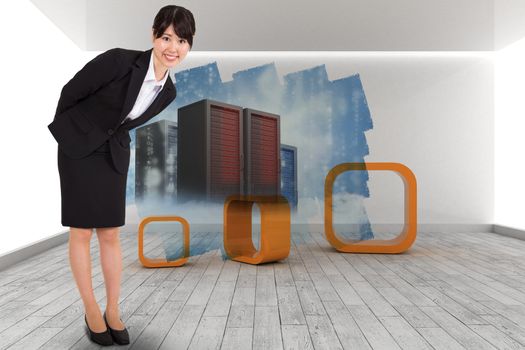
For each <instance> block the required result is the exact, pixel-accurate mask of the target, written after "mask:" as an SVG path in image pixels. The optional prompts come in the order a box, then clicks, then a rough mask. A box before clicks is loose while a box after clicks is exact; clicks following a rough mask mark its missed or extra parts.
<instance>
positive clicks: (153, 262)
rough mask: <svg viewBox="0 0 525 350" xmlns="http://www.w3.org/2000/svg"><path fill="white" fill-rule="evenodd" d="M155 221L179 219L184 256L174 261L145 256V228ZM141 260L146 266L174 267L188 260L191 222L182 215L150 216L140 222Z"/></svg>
mask: <svg viewBox="0 0 525 350" xmlns="http://www.w3.org/2000/svg"><path fill="white" fill-rule="evenodd" d="M153 221H177V222H180V223H181V225H182V232H183V235H184V256H183V257H182V258H180V259H177V260H174V261H168V260H166V259H149V258H147V257H145V256H144V228H145V227H146V225H147V224H148V223H150V222H153ZM138 241H139V260H140V262H141V263H142V265H144V266H145V267H174V266H182V265H184V264H185V263H186V262H187V261H188V257H189V255H190V224H189V223H188V222H187V221H186V220H185V219H184V218H182V217H180V216H148V217H145V218H144V219H142V221H141V222H140V224H139V237H138Z"/></svg>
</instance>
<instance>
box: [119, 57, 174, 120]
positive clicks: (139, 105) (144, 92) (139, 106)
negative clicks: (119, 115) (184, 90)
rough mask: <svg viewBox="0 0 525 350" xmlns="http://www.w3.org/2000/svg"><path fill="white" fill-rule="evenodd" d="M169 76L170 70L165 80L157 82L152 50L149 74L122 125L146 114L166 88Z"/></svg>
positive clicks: (165, 75)
mask: <svg viewBox="0 0 525 350" xmlns="http://www.w3.org/2000/svg"><path fill="white" fill-rule="evenodd" d="M169 74H170V70H169V69H168V70H167V71H166V74H164V78H162V80H159V81H157V79H156V78H155V70H154V68H153V50H151V57H150V59H149V67H148V72H147V73H146V76H145V77H144V81H143V82H142V86H141V88H140V92H139V94H138V96H137V99H136V100H135V104H134V105H133V108H132V109H131V111H130V112H129V114H128V115H127V116H126V118H124V120H123V121H122V123H124V121H126V120H128V119H135V118H138V117H140V115H141V114H142V113H144V111H145V110H146V109H147V108H148V107H149V106H150V105H151V104H152V103H153V101H154V100H155V98H156V97H157V95H158V94H159V93H160V90H162V88H163V87H164V83H166V80H167V79H168V76H169Z"/></svg>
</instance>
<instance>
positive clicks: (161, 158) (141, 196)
mask: <svg viewBox="0 0 525 350" xmlns="http://www.w3.org/2000/svg"><path fill="white" fill-rule="evenodd" d="M135 141H136V143H135V198H136V200H138V201H143V200H149V199H151V200H157V199H162V200H168V201H175V199H176V197H177V123H175V122H172V121H169V120H166V119H164V120H160V121H158V122H156V123H151V124H148V125H145V126H143V127H140V128H137V130H136V138H135Z"/></svg>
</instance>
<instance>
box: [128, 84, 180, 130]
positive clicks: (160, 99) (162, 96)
mask: <svg viewBox="0 0 525 350" xmlns="http://www.w3.org/2000/svg"><path fill="white" fill-rule="evenodd" d="M137 94H138V93H137ZM174 95H176V89H175V86H174V85H173V82H172V81H171V77H170V76H168V79H166V83H165V84H164V87H163V88H162V90H160V93H159V94H158V95H157V97H156V98H155V99H154V100H153V102H152V103H151V105H150V106H149V107H148V108H146V110H145V111H144V113H142V114H141V115H140V116H139V117H137V118H135V119H133V120H130V121H128V122H125V124H126V127H127V128H135V127H136V126H138V125H141V124H143V123H145V122H147V121H148V120H149V119H151V117H152V116H155V115H156V114H158V113H159V112H160V111H162V110H163V109H164V108H165V107H166V106H167V104H169V103H170V102H171V101H172V100H173V98H174V97H173V96H174Z"/></svg>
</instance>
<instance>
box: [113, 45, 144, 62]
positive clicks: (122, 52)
mask: <svg viewBox="0 0 525 350" xmlns="http://www.w3.org/2000/svg"><path fill="white" fill-rule="evenodd" d="M142 53H143V51H140V50H130V49H124V48H121V47H114V48H112V49H109V50H107V51H106V52H105V53H104V54H106V55H110V56H114V57H115V58H116V59H117V60H119V61H121V62H122V63H124V62H126V61H127V60H129V61H135V59H137V57H138V56H140V54H142Z"/></svg>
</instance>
